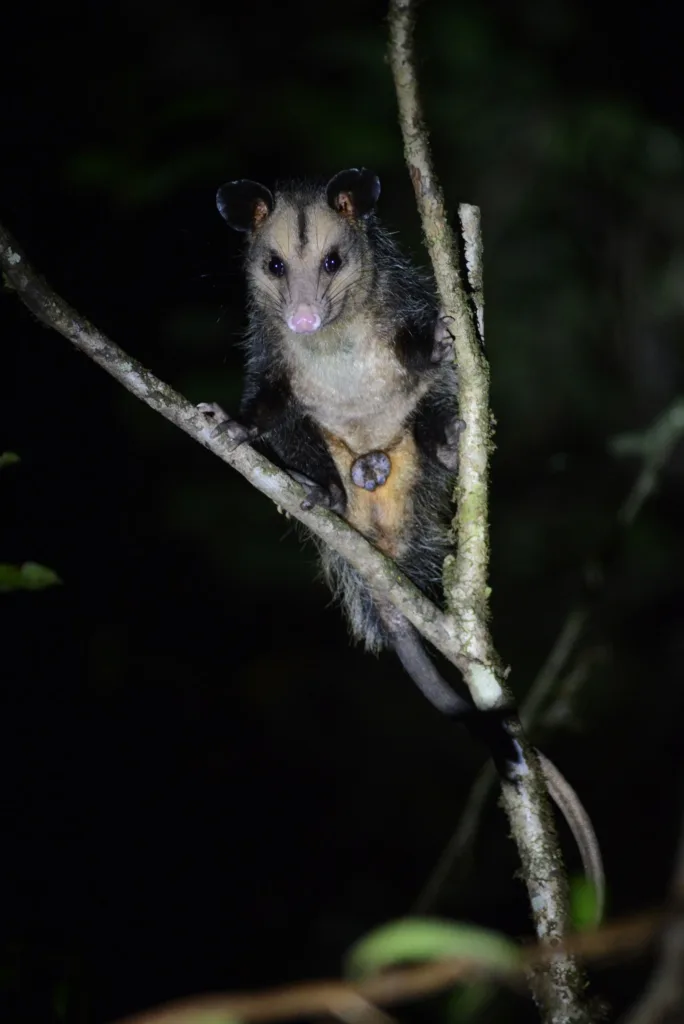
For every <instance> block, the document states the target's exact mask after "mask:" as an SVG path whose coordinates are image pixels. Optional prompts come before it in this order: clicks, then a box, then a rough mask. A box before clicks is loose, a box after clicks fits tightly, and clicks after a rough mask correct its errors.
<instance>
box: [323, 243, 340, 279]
mask: <svg viewBox="0 0 684 1024" xmlns="http://www.w3.org/2000/svg"><path fill="white" fill-rule="evenodd" d="M341 266H342V257H341V256H340V254H339V252H338V251H337V249H333V250H332V251H331V252H329V253H328V255H327V256H326V257H325V259H324V260H323V269H324V270H325V272H326V274H334V273H335V271H336V270H339V269H340V267H341Z"/></svg>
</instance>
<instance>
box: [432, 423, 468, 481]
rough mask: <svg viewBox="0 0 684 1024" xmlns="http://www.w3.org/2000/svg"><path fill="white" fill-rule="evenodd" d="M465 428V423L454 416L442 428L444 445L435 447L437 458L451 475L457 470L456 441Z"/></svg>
mask: <svg viewBox="0 0 684 1024" xmlns="http://www.w3.org/2000/svg"><path fill="white" fill-rule="evenodd" d="M465 427H466V425H465V422H464V421H463V420H462V419H459V417H458V416H454V418H453V419H452V420H451V421H450V422H449V423H448V424H447V425H446V427H445V428H444V443H443V444H438V445H437V458H438V459H439V461H440V462H441V463H442V465H443V466H444V467H445V468H446V469H449V470H451V472H452V473H455V472H456V470H457V469H458V440H459V438H460V436H461V433H462V431H464V430H465Z"/></svg>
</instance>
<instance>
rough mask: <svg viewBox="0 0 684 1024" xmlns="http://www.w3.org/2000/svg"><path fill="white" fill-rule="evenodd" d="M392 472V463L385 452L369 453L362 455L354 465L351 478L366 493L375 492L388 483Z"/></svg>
mask: <svg viewBox="0 0 684 1024" xmlns="http://www.w3.org/2000/svg"><path fill="white" fill-rule="evenodd" d="M391 470H392V462H391V460H390V457H389V455H385V453H384V452H368V454H367V455H361V456H359V458H358V459H357V460H356V461H355V462H354V463H353V465H352V468H351V478H352V480H353V481H354V483H355V484H356V486H357V487H362V488H363V489H364V490H365V491H374V490H375V489H376V487H382V486H383V484H386V483H387V478H388V477H389V475H390V472H391Z"/></svg>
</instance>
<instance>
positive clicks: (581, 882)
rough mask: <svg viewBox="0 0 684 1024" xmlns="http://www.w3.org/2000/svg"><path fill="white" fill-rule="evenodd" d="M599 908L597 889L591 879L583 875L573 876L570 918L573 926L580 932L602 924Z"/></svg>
mask: <svg viewBox="0 0 684 1024" xmlns="http://www.w3.org/2000/svg"><path fill="white" fill-rule="evenodd" d="M598 909H599V908H598V900H597V897H596V889H595V888H594V886H593V884H592V883H591V882H590V881H589V879H588V878H585V877H584V876H583V875H581V876H579V877H578V878H573V879H572V880H571V882H570V918H571V920H572V924H573V927H574V928H575V929H576V930H577V931H579V932H581V931H589V930H590V929H591V928H598V926H599V925H600V924H601V921H600V920H599V915H598Z"/></svg>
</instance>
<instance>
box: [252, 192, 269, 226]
mask: <svg viewBox="0 0 684 1024" xmlns="http://www.w3.org/2000/svg"><path fill="white" fill-rule="evenodd" d="M253 217H254V227H255V228H257V227H258V226H259V225H260V224H261V222H262V221H264V220H266V218H267V217H268V206H267V205H266V203H265V202H264V200H263V199H257V201H256V202H255V204H254V212H253Z"/></svg>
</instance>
